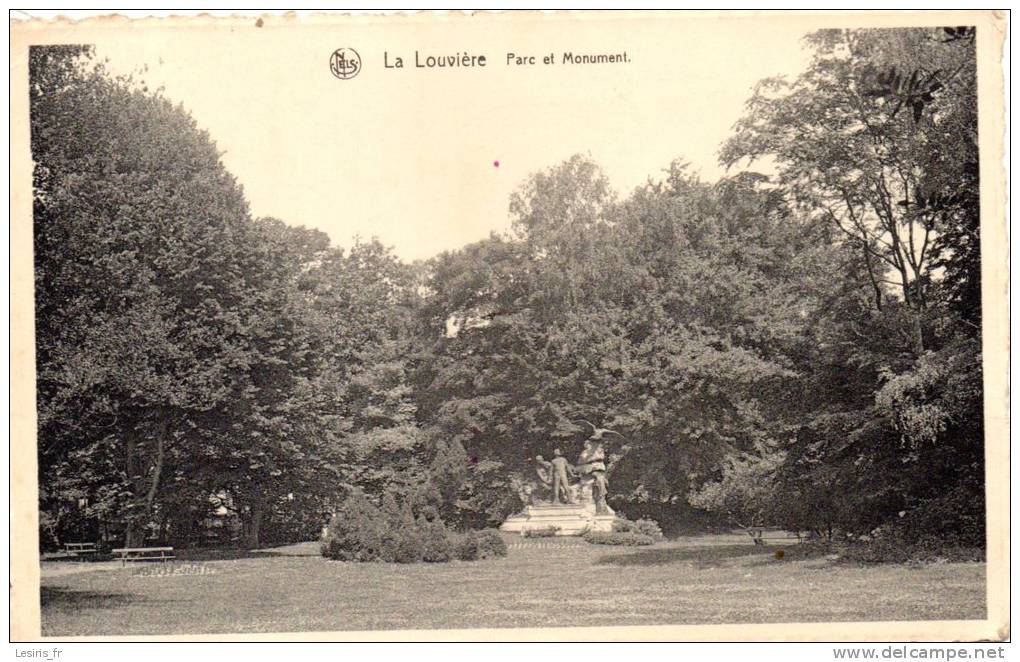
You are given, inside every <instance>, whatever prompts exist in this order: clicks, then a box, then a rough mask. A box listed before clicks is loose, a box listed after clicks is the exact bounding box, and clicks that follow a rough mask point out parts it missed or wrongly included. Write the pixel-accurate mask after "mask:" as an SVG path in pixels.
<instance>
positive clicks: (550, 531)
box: [521, 525, 560, 538]
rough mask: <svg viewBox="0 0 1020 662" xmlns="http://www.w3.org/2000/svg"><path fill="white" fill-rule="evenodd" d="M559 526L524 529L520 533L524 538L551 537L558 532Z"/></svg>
mask: <svg viewBox="0 0 1020 662" xmlns="http://www.w3.org/2000/svg"><path fill="white" fill-rule="evenodd" d="M559 531H560V527H558V526H553V525H549V526H541V527H536V528H534V529H524V530H522V531H521V535H523V536H524V537H525V538H552V537H553V536H555V535H556V534H557V533H559Z"/></svg>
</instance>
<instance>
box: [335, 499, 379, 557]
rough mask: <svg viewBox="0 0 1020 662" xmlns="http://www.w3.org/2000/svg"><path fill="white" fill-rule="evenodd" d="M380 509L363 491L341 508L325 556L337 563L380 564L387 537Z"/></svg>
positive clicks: (341, 505) (345, 501) (344, 501)
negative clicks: (364, 562)
mask: <svg viewBox="0 0 1020 662" xmlns="http://www.w3.org/2000/svg"><path fill="white" fill-rule="evenodd" d="M387 533H388V532H387V526H386V522H385V520H384V519H383V518H382V517H381V513H380V512H379V509H378V508H376V507H375V506H374V505H372V502H371V501H369V500H368V498H367V497H365V495H364V493H362V492H361V491H360V490H354V491H352V492H351V493H350V494H349V495H348V496H347V497H346V498H345V499H344V500H343V502H342V503H341V504H340V507H339V508H338V509H337V513H336V514H335V515H334V516H333V518H332V519H331V520H330V523H329V531H328V533H327V534H326V537H325V538H324V539H323V541H322V547H321V549H322V555H323V556H325V557H328V558H331V559H334V560H337V561H376V560H379V559H380V558H381V555H382V551H383V541H384V539H385V537H386V535H387Z"/></svg>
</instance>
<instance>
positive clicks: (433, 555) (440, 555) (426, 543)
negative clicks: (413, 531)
mask: <svg viewBox="0 0 1020 662" xmlns="http://www.w3.org/2000/svg"><path fill="white" fill-rule="evenodd" d="M418 528H419V530H420V531H421V532H422V546H421V560H422V561H425V562H426V563H445V562H446V561H449V560H450V559H452V558H453V553H454V541H453V536H451V535H450V532H449V531H448V530H447V529H446V525H445V524H443V521H442V520H440V519H434V520H432V521H427V520H424V519H421V520H418Z"/></svg>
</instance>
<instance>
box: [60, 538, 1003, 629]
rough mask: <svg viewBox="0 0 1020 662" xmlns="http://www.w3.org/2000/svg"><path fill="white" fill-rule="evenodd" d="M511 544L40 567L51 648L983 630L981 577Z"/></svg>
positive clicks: (934, 568)
mask: <svg viewBox="0 0 1020 662" xmlns="http://www.w3.org/2000/svg"><path fill="white" fill-rule="evenodd" d="M508 540H510V541H511V548H510V552H509V555H508V556H507V557H506V558H503V559H498V560H491V561H476V562H459V561H454V562H451V563H445V564H436V565H432V564H415V565H397V564H382V563H367V564H357V563H340V562H336V561H328V560H326V559H323V558H321V557H319V556H317V549H318V548H317V545H315V544H312V543H308V544H304V545H293V546H290V547H285V548H278V549H277V550H273V552H274V553H271V554H270V553H266V554H254V555H249V556H248V557H245V558H233V559H231V558H222V557H223V556H224V555H219V558H212V559H210V558H208V557H207V558H205V559H201V560H190V561H188V560H186V561H179V562H177V563H176V564H165V566H163V565H161V564H139V565H135V566H131V565H129V566H128V567H126V568H121V567H120V566H119V565H118V564H116V563H109V564H106V563H97V564H87V563H86V564H73V565H74V567H68V566H71V565H72V564H62V563H44V564H43V577H42V595H41V598H42V633H43V634H44V635H48V636H59V635H115V634H202V633H231V632H298V631H322V630H374V629H420V628H477V627H541V626H592V625H661V624H687V623H767V622H777V623H778V622H811V621H864V620H867V621H887V620H919V619H922V620H929V619H983V618H985V565H984V564H983V563H952V564H949V563H947V564H937V565H926V566H905V565H883V566H870V567H858V566H847V565H837V564H834V563H832V562H831V561H828V560H825V559H808V560H803V559H802V560H777V559H775V558H774V556H773V555H772V554H771V551H770V550H765V551H763V550H762V549H761V548H756V547H754V546H753V545H751V544H749V542H746V541H747V538H746V537H745V538H743V539H741V538H739V537H736V536H734V537H726V536H718V537H704V538H696V539H685V540H679V541H673V542H667V543H660V544H658V545H655V546H654V547H645V548H618V547H605V546H599V545H589V544H587V543H585V542H583V541H580V540H577V539H566V540H564V539H555V540H542V539H529V540H523V539H520V538H516V537H509V538H508ZM173 566H176V567H173Z"/></svg>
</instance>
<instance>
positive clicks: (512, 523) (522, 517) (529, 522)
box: [499, 502, 616, 536]
mask: <svg viewBox="0 0 1020 662" xmlns="http://www.w3.org/2000/svg"><path fill="white" fill-rule="evenodd" d="M614 519H616V515H614V514H613V511H612V509H610V508H607V512H606V514H604V515H597V514H596V513H595V504H594V503H590V502H589V503H579V504H557V503H551V504H541V505H534V506H528V507H527V508H525V509H524V512H523V513H520V514H518V515H514V516H512V517H510V518H508V519H507V520H506V521H505V522H503V525H502V526H500V527H499V530H500V531H507V532H510V533H520V534H522V535H523V534H524V532H525V531H527V530H529V529H544V528H547V527H550V526H555V527H558V529H559V530H558V531H557V532H556V535H558V536H579V535H583V534H584V533H586V532H588V531H612V530H613V520H614Z"/></svg>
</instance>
